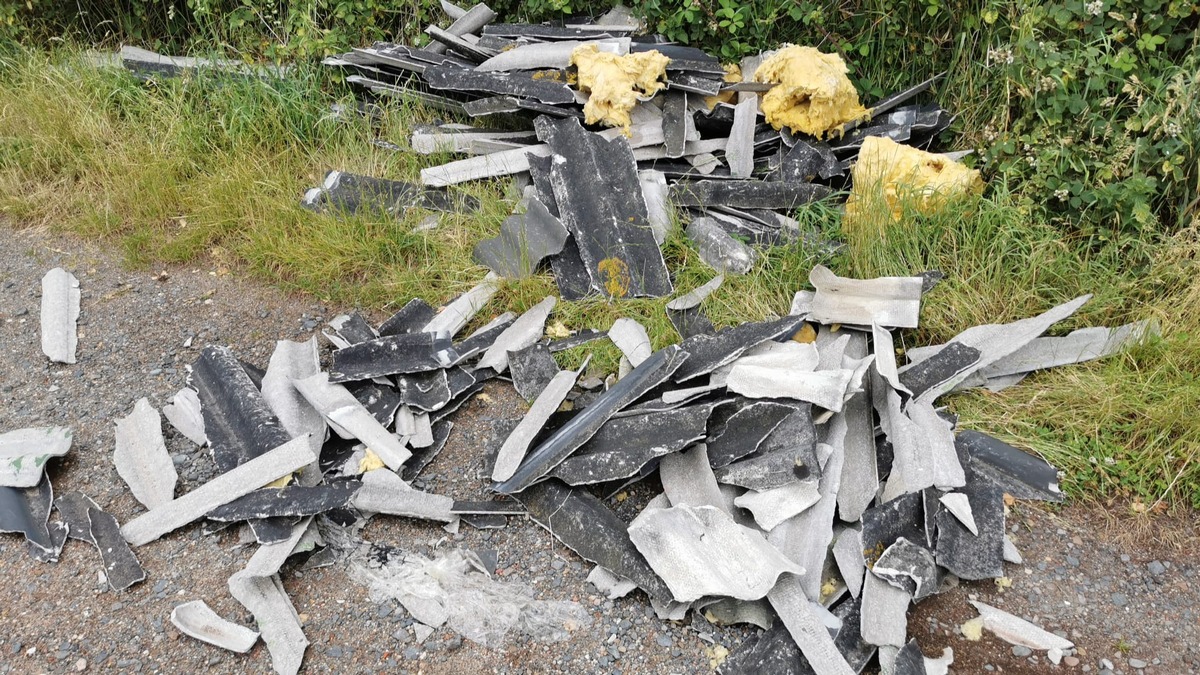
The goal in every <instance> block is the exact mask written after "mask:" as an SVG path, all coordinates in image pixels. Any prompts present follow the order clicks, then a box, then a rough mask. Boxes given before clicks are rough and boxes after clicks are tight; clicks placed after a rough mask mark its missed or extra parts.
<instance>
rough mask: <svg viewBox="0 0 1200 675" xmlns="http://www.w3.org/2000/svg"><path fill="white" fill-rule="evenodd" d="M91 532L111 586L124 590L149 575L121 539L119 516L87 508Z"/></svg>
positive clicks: (116, 589)
mask: <svg viewBox="0 0 1200 675" xmlns="http://www.w3.org/2000/svg"><path fill="white" fill-rule="evenodd" d="M88 532H89V533H90V534H91V536H92V541H93V542H94V543H95V545H96V548H97V549H99V550H100V559H101V560H102V561H103V562H104V576H105V578H106V579H107V580H108V586H109V588H111V589H113V590H114V591H123V590H125V589H126V588H129V587H130V586H132V585H134V584H136V583H138V582H140V581H142V580H144V579H145V578H146V570H144V569H142V565H141V563H139V562H138V559H137V556H135V555H134V554H133V551H132V550H131V549H130V548H129V544H127V543H126V542H125V539H123V538H122V535H121V525H120V524H119V523H118V522H117V519H116V518H114V517H112V516H111V515H109V514H107V513H105V512H104V511H101V510H100V509H97V508H88Z"/></svg>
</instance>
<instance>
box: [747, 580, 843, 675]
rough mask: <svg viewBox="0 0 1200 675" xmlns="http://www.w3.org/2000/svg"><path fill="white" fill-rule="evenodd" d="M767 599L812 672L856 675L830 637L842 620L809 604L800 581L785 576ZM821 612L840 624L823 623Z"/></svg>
mask: <svg viewBox="0 0 1200 675" xmlns="http://www.w3.org/2000/svg"><path fill="white" fill-rule="evenodd" d="M767 599H768V600H770V602H771V607H772V608H774V609H775V613H776V614H778V615H779V620H780V621H781V622H783V625H784V626H785V627H786V628H787V630H788V633H789V634H791V636H792V640H793V641H794V642H795V643H796V646H798V647H799V648H800V651H801V652H802V653H803V654H804V658H805V659H807V660H808V663H809V665H810V666H812V669H813V672H815V673H819V674H820V675H853V673H854V672H855V671H854V669H852V668H851V667H850V664H849V663H847V662H846V657H844V656H842V654H841V651H840V650H839V649H838V647H837V645H836V644H835V643H834V641H833V637H832V636H831V635H830V634H829V632H830V630H831V629H840V628H841V626H840V625H838V624H839V623H840V621H838V620H837V619H836V617H833V616H831V615H830V613H829V612H828V611H827V610H825V608H824V607H822V606H820V605H817V604H814V603H812V602H809V600H808V598H807V597H806V596H805V594H804V589H803V588H801V585H800V582H799V580H798V579H796V578H795V577H793V576H790V575H786V574H785V575H783V578H781V579H780V580H779V583H778V584H777V585H776V586H775V587H774V588H772V589H771V592H770V594H769V595H768V596H767ZM818 612H821V613H823V614H824V615H825V616H826V617H828V618H830V619H833V620H834V621H835V622H837V623H835V624H834V625H833V626H830V625H829V624H826V623H824V622H823V621H822V619H821V616H819V615H818ZM839 632H840V630H839Z"/></svg>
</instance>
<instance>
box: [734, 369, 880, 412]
mask: <svg viewBox="0 0 1200 675" xmlns="http://www.w3.org/2000/svg"><path fill="white" fill-rule="evenodd" d="M867 358H868V359H871V358H874V357H867ZM868 365H869V364H868ZM853 378H854V371H853V370H818V371H815V372H814V371H812V370H804V369H801V368H779V367H774V366H755V365H744V364H739V363H735V364H734V366H733V369H732V370H730V371H729V377H728V378H727V379H726V381H725V384H726V386H728V387H729V390H730V391H732V392H736V393H738V394H741V395H742V396H749V397H751V398H790V399H795V400H798V401H807V402H809V403H812V404H814V405H818V406H821V407H822V408H825V409H826V410H831V411H833V412H840V411H841V409H842V405H843V404H844V403H845V399H846V394H847V391H848V390H849V388H850V384H851V381H852V380H853Z"/></svg>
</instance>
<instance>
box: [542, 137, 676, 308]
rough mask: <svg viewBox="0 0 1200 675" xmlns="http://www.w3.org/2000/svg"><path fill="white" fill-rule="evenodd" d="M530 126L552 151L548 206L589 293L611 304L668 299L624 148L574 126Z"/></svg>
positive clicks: (663, 272) (619, 140) (634, 170)
mask: <svg viewBox="0 0 1200 675" xmlns="http://www.w3.org/2000/svg"><path fill="white" fill-rule="evenodd" d="M534 126H535V127H536V128H537V132H538V137H539V138H541V139H542V140H543V141H544V142H545V143H546V144H547V145H549V146H550V148H551V150H553V151H554V153H555V158H554V161H553V162H552V163H551V166H550V181H551V184H552V185H553V187H554V195H555V201H556V202H557V204H558V209H559V212H560V217H561V220H562V222H563V224H564V225H566V226H567V229H568V230H570V231H571V235H572V236H573V237H574V239H575V244H576V245H577V246H578V248H579V254H580V257H581V259H582V260H583V262H584V264H585V265H586V266H587V270H588V273H589V275H590V276H591V279H592V281H591V285H592V288H594V289H596V290H597V291H599V292H601V293H603V294H604V295H606V296H608V297H617V298H626V297H638V296H650V297H660V296H663V295H667V294H669V293H671V291H672V286H671V279H670V276H669V275H668V273H667V265H666V262H664V260H663V256H662V251H661V250H660V249H659V247H658V242H657V241H655V239H654V232H653V230H652V228H651V227H650V223H649V215H648V212H647V210H646V201H645V199H643V197H642V190H641V183H640V182H639V180H638V174H637V163H636V162H635V161H634V159H633V151H632V150H630V147H629V143H628V142H627V141H626V140H625V139H624V138H623V137H618V138H616V139H614V140H612V141H608V140H605V139H604V137H602V136H600V135H598V134H594V133H592V132H590V131H587V130H585V129H584V128H583V127H582V126H580V124H579V122H578V121H577V120H564V121H560V122H555V121H552V120H550V119H549V118H546V117H539V118H538V119H537V120H536V121H535V123H534Z"/></svg>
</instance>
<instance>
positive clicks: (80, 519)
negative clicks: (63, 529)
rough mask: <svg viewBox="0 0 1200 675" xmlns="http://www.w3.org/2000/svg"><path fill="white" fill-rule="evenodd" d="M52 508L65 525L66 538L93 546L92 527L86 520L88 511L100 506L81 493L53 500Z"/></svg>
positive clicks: (94, 541)
mask: <svg viewBox="0 0 1200 675" xmlns="http://www.w3.org/2000/svg"><path fill="white" fill-rule="evenodd" d="M54 508H56V509H58V517H59V518H60V519H61V520H62V521H63V522H64V523H66V524H67V528H68V536H69V537H70V538H71V539H77V540H79V541H86V542H87V543H89V544H92V545H93V546H94V545H95V544H96V540H95V539H93V538H92V525H91V521H90V520H89V518H88V509H99V508H100V505H99V504H97V503H96V502H94V501H92V498H91V497H89V496H87V495H85V494H83V493H82V492H68V493H66V494H64V495H63V496H61V497H59V498H58V499H56V500H54Z"/></svg>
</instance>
